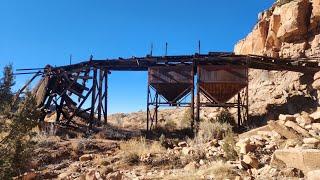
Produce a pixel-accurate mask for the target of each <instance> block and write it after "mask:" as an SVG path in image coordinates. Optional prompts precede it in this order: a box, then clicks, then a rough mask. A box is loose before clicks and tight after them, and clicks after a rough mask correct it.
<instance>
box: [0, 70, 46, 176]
mask: <svg viewBox="0 0 320 180" xmlns="http://www.w3.org/2000/svg"><path fill="white" fill-rule="evenodd" d="M13 79H14V78H13V76H12V66H6V67H5V69H4V77H3V78H1V82H0V87H1V89H0V94H1V95H0V98H2V99H1V101H0V107H2V108H3V109H5V111H3V112H2V114H3V115H2V116H0V122H1V134H0V179H11V178H12V177H14V176H17V175H20V174H22V173H24V172H25V171H27V170H28V168H29V162H30V160H31V158H32V152H33V148H34V145H35V142H34V141H33V137H34V135H35V134H34V133H33V132H32V131H31V130H32V129H33V128H34V127H35V126H36V125H37V120H38V119H39V117H40V112H39V111H38V110H37V109H36V108H34V107H36V101H35V98H34V97H33V96H32V94H31V93H30V92H26V94H25V96H24V98H22V99H20V100H19V103H18V104H17V105H13V104H12V98H13V93H12V92H11V88H12V86H13V85H14V82H13Z"/></svg>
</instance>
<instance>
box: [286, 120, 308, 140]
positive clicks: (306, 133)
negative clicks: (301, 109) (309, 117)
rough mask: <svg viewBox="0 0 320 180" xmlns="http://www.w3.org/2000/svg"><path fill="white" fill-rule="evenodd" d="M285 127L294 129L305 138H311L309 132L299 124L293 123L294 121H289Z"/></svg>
mask: <svg viewBox="0 0 320 180" xmlns="http://www.w3.org/2000/svg"><path fill="white" fill-rule="evenodd" d="M285 126H287V127H290V128H292V129H294V130H295V131H297V132H298V133H300V134H302V135H303V136H304V137H310V134H309V132H308V131H307V130H305V129H303V128H302V127H300V126H299V125H298V124H296V123H294V122H292V121H287V122H286V123H285Z"/></svg>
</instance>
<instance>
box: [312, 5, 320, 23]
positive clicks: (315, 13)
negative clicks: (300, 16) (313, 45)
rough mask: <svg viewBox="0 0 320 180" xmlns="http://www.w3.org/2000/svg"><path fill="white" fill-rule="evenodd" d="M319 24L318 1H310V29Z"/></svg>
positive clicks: (319, 7)
mask: <svg viewBox="0 0 320 180" xmlns="http://www.w3.org/2000/svg"><path fill="white" fill-rule="evenodd" d="M319 22H320V0H312V14H311V19H310V26H311V28H316V26H317V25H318V23H319Z"/></svg>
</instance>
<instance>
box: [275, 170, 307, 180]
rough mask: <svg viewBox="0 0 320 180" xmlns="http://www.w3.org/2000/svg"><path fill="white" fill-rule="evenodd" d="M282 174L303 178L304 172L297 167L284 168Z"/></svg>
mask: <svg viewBox="0 0 320 180" xmlns="http://www.w3.org/2000/svg"><path fill="white" fill-rule="evenodd" d="M280 176H283V177H299V178H302V177H303V176H304V175H303V172H302V171H301V170H299V169H296V168H284V169H282V170H281V171H280Z"/></svg>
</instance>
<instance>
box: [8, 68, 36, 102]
mask: <svg viewBox="0 0 320 180" xmlns="http://www.w3.org/2000/svg"><path fill="white" fill-rule="evenodd" d="M40 73H41V72H40V71H38V72H37V73H36V74H35V75H34V76H32V78H31V79H30V80H29V81H28V82H27V83H26V84H25V85H24V86H23V87H22V88H21V89H19V90H18V92H17V93H16V95H15V98H14V100H13V104H15V103H16V101H17V100H18V98H19V96H20V94H21V93H22V92H23V91H24V90H25V89H26V88H27V87H28V86H29V85H30V84H31V83H32V81H33V80H34V79H35V78H36V77H38V76H39V75H40Z"/></svg>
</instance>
